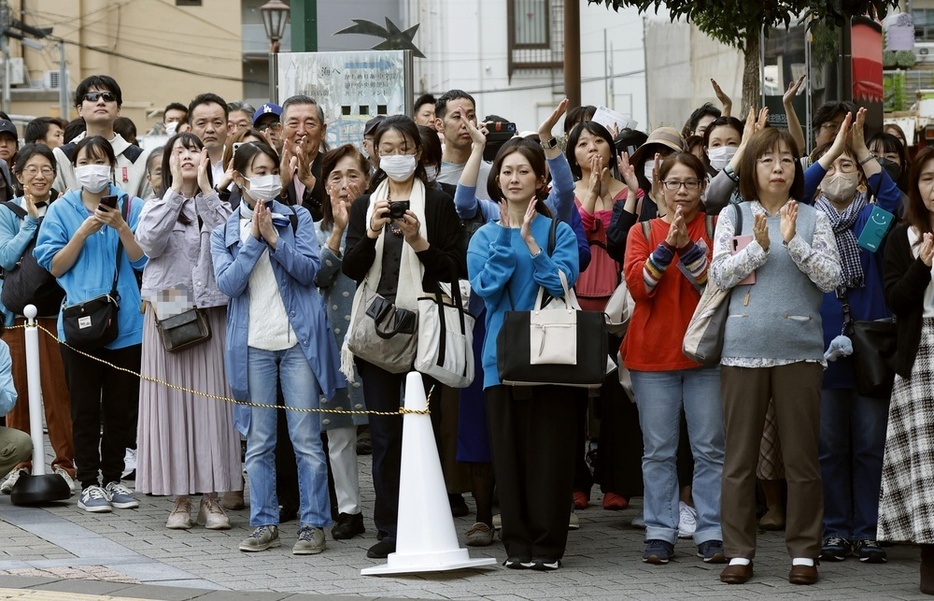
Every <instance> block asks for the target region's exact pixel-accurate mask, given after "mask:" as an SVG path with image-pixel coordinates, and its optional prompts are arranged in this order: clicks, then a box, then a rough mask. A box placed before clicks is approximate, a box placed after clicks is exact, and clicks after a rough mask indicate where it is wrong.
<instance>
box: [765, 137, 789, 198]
mask: <svg viewBox="0 0 934 601" xmlns="http://www.w3.org/2000/svg"><path fill="white" fill-rule="evenodd" d="M794 180H795V156H794V155H793V154H792V153H791V150H790V149H789V148H788V146H787V145H786V144H784V143H781V144H779V145H778V146H777V147H776V148H773V149H772V150H770V151H769V152H766V153H765V154H763V155H762V156H760V157H759V159H758V160H757V161H756V187H757V190H758V191H759V194H760V195H764V194H771V195H781V194H784V195H787V194H788V191H789V190H791V185H792V184H793V183H794Z"/></svg>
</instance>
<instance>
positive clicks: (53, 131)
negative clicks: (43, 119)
mask: <svg viewBox="0 0 934 601" xmlns="http://www.w3.org/2000/svg"><path fill="white" fill-rule="evenodd" d="M64 137H65V130H63V129H62V128H61V127H59V126H58V124H56V123H50V124H49V129H48V131H46V132H45V138H43V139H42V143H43V144H45V145H46V146H48V147H49V148H58V147H59V146H61V145H62V144H64V143H65V140H64Z"/></svg>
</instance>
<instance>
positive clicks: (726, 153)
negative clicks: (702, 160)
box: [707, 146, 739, 171]
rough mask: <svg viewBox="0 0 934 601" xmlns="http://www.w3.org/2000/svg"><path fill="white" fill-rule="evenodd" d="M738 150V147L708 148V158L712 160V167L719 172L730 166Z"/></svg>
mask: <svg viewBox="0 0 934 601" xmlns="http://www.w3.org/2000/svg"><path fill="white" fill-rule="evenodd" d="M738 148H739V147H738V146H718V147H716V148H708V149H707V158H709V159H710V166H711V167H713V168H714V169H716V170H717V171H720V170H721V169H723V168H724V167H726V166H727V165H729V164H730V161H732V160H733V157H734V156H735V155H736V150H737V149H738Z"/></svg>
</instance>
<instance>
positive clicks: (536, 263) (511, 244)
mask: <svg viewBox="0 0 934 601" xmlns="http://www.w3.org/2000/svg"><path fill="white" fill-rule="evenodd" d="M531 229H532V237H534V238H535V241H536V242H537V243H538V246H539V247H540V248H541V249H542V252H540V253H538V254H537V255H536V256H535V257H532V256H531V254H530V253H529V248H528V246H526V244H525V241H523V240H522V236H520V235H519V229H518V228H512V229H510V228H504V227H502V226H501V225H499V223H498V222H490V223H487V224H486V225H484V226H483V227H481V228H480V229H479V230H477V232H476V233H475V234H474V235H473V237H472V238H471V239H470V246H469V247H468V249H467V272H468V273H469V274H470V290H471V294H476V295H477V296H479V297H480V298H482V299H483V302H484V304H485V305H486V338H485V339H484V340H483V353H482V357H483V387H484V388H489V387H490V386H496V385H498V384H500V380H499V370H498V368H497V366H496V338H497V336H499V330H500V328H501V327H502V325H503V320H504V319H505V316H506V311H530V310H532V309H533V308H534V307H535V297H536V296H537V295H538V287H539V286H544V287H545V291H546V292H548V294H550V295H552V296H554V297H563V296H564V289H563V288H562V287H561V280H560V279H559V277H558V269H560V270H561V271H563V272H564V275H565V276H566V277H567V281H568V286H573V285H574V284H575V283H576V282H577V276H578V274H579V273H580V271H579V258H578V255H577V240H576V237H575V235H574V232H573V231H571V227H570V226H569V225H568V224H566V223H564V222H561V223H559V224H558V228H557V231H556V232H555V249H554V252H552V253H551V256H549V255H548V252H547V249H548V236H549V234H550V232H551V219H549V218H547V217H544V216H542V215H539V216H537V217H536V218H535V220H534V221H532V228H531ZM507 291H508V292H507ZM512 303H515V304H514V305H513V304H512Z"/></svg>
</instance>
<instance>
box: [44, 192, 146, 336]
mask: <svg viewBox="0 0 934 601" xmlns="http://www.w3.org/2000/svg"><path fill="white" fill-rule="evenodd" d="M107 194H110V195H116V196H117V208H118V209H119V210H120V211H123V210H124V209H123V206H124V205H125V204H126V203H127V202H129V204H130V208H129V212H128V215H127V219H126V221H127V225H129V226H130V231H132V232H136V225H137V224H138V223H139V214H140V212H142V210H143V200H142V199H141V198H139V197H135V196H134V197H130V196H127V193H126V192H124V191H123V190H121V189H120V188H118V187H116V186H114V185H113V184H111V186H110V190H109V191H108V192H107ZM88 215H89V213H88V210H87V208H86V207H85V206H84V203H83V202H81V191H80V190H69V191H68V192H67V193H66V194H65V195H64V196H62V197H61V198H59V199H58V200H56V201H55V202H53V203H52V204H51V205H49V210H48V212H47V213H46V214H45V219H44V220H43V222H42V227H41V228H39V238H38V239H37V240H36V249H35V251H34V254H35V256H36V260H37V261H38V262H39V265H41V266H42V267H44V268H45V269H47V270H49V271H51V270H52V259H53V258H54V257H55V255H57V254H58V253H59V252H60V251H61V250H62V249H63V248H65V245H66V244H68V241H69V240H71V238H72V236H74V235H75V232H77V231H78V228H79V227H81V224H82V223H84V220H85V219H87V218H88ZM119 240H120V236H119V234H117V230H115V229H113V228H112V227H108V226H104V227H102V228H101V229H100V230H99V231H98V232H97V233H96V234H92V235H90V236H88V238H87V239H86V240H85V241H84V246H83V247H82V248H81V252H80V253H78V258H77V259H76V260H75V264H74V265H72V266H71V269H69V270H68V271H66V272H65V273H63V274H62V275H61V276H60V277H58V278H57V280H58V285H59V286H61V287H62V289H64V290H65V302H64V304H65V305H73V304H75V303H80V302H82V301H86V300H90V299H92V298H94V297H96V296H100V295H102V294H107V293H109V292H110V289H111V286H112V285H113V278H114V268H115V267H116V260H117V242H119ZM120 257H121V258H120V266H119V267H120V272H119V276H118V278H117V294H118V295H119V297H120V298H119V304H120V310H119V311H118V312H117V325H118V328H119V331H120V333H119V335H118V336H117V339H116V340H114V341H113V342H111V343H110V344H108V345H107V346H106V347H104V348H107V349H111V350H114V349H121V348H125V347H128V346H133V345H136V344H141V343H142V341H143V316H142V314H141V313H140V312H139V309H140V305H141V303H142V301H141V299H140V294H139V285H138V284H137V283H136V274H135V273H134V270H135V271H140V270H142V269H143V267H145V266H146V261H147V257H146V255H145V254H144V255H142V256H141V257H140V258H139V259H137V260H136V261H130V259H129V257H128V256H127V253H126V249H124V252H123V253H121V256H120ZM58 337H59V338H60V339H62V340H64V339H65V330H64V327H63V326H62V315H61V311H59V315H58Z"/></svg>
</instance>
